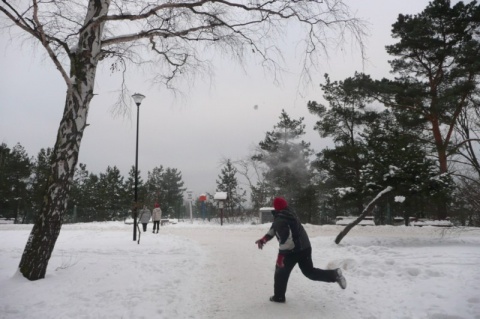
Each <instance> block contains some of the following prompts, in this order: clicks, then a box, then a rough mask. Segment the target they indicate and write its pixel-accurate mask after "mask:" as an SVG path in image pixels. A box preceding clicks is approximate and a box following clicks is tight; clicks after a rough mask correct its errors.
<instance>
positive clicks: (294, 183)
mask: <svg viewBox="0 0 480 319" xmlns="http://www.w3.org/2000/svg"><path fill="white" fill-rule="evenodd" d="M279 119H280V121H279V122H278V123H277V124H276V125H274V128H273V130H272V131H269V132H267V133H266V136H265V139H264V140H263V141H261V142H260V143H259V147H260V149H259V150H258V153H257V154H255V155H254V156H253V158H254V159H255V160H258V161H261V162H263V163H264V164H265V165H266V167H267V171H266V173H265V182H266V183H267V184H268V186H267V187H265V188H264V189H267V190H270V191H272V193H270V194H269V195H270V201H269V202H270V203H271V200H272V199H273V197H274V196H284V197H285V198H286V199H287V201H288V202H289V205H290V206H292V207H293V208H295V209H296V211H297V214H298V215H299V217H300V218H301V219H302V220H303V221H305V222H311V219H310V217H311V216H314V215H315V212H316V210H317V207H315V206H316V204H315V202H316V196H314V195H312V196H310V197H308V198H306V197H305V194H306V190H307V189H308V188H309V187H310V186H311V183H312V175H311V171H310V161H309V156H310V155H311V154H312V150H311V149H310V144H309V143H307V142H305V141H303V140H300V141H298V140H299V139H300V138H301V137H302V136H303V135H304V134H305V124H303V120H304V118H303V117H301V118H300V119H298V120H293V119H291V118H290V117H289V115H288V114H287V113H286V112H285V110H282V112H281V114H280V117H279ZM312 210H314V211H312Z"/></svg>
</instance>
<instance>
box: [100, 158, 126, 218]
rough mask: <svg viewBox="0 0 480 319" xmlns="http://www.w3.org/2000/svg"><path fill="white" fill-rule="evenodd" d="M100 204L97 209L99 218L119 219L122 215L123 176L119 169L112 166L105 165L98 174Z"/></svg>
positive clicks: (123, 208)
mask: <svg viewBox="0 0 480 319" xmlns="http://www.w3.org/2000/svg"><path fill="white" fill-rule="evenodd" d="M98 191H99V197H100V201H101V204H100V205H101V206H100V210H99V214H100V216H98V217H97V218H99V219H100V220H121V219H122V218H123V217H124V213H123V211H124V210H125V207H123V205H122V199H123V198H124V197H125V193H126V192H125V189H124V183H123V177H122V176H121V175H120V170H119V169H118V168H117V167H116V166H114V167H110V166H108V167H107V170H106V172H105V173H102V174H100V177H99V184H98Z"/></svg>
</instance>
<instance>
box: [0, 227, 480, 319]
mask: <svg viewBox="0 0 480 319" xmlns="http://www.w3.org/2000/svg"><path fill="white" fill-rule="evenodd" d="M148 227H149V231H148V232H146V233H142V236H141V242H140V245H138V244H137V243H136V242H134V241H133V240H132V239H133V238H132V237H133V232H132V226H131V225H125V224H124V223H121V222H108V223H91V224H74V225H64V226H63V228H62V231H61V234H60V237H59V239H58V241H57V244H56V247H55V250H54V253H53V256H52V258H51V260H50V264H49V268H48V271H47V276H46V278H45V279H44V280H39V281H35V282H29V281H28V280H26V279H24V278H23V277H22V276H20V275H18V274H17V273H16V269H17V267H18V263H19V261H20V257H21V254H22V251H23V248H24V246H25V243H26V240H27V237H28V234H29V231H30V229H31V225H8V224H7V225H0V256H1V257H0V318H43V319H45V318H172V319H174V318H205V319H207V318H208V319H214V318H218V319H225V318H228V319H236V318H238V319H240V318H249V319H250V318H262V319H269V318H275V319H279V318H295V319H296V318H332V319H342V318H369V319H370V318H372V319H373V318H378V319H385V318H402V319H406V318H419V319H420V318H431V319H461V318H463V319H469V318H472V319H480V271H479V269H480V229H478V228H476V229H475V228H470V229H459V228H448V229H445V228H434V227H405V226H397V227H393V226H372V227H370V226H365V227H355V228H354V229H353V230H352V231H351V232H350V233H349V234H348V235H347V236H346V237H345V238H344V239H343V241H342V242H341V244H340V245H336V244H334V242H333V241H334V238H335V237H336V235H337V234H338V233H339V232H340V230H341V229H343V227H341V226H313V225H306V226H305V227H306V229H307V232H308V233H309V235H310V238H311V242H312V246H313V260H314V264H315V265H316V267H320V268H335V267H341V268H342V269H343V272H344V274H345V277H346V278H347V281H348V287H347V289H346V290H342V289H340V287H338V285H337V284H335V283H334V284H328V283H319V282H313V281H310V280H308V279H307V278H305V277H304V276H303V275H302V274H301V272H300V270H299V269H298V267H296V268H295V269H294V271H293V272H292V275H291V277H290V282H289V286H288V291H287V302H286V303H285V304H276V303H272V302H270V301H269V300H268V297H269V296H270V295H272V290H273V271H274V264H275V257H276V253H277V248H278V244H277V243H276V241H275V240H274V241H271V242H269V243H268V244H267V245H266V246H265V248H264V249H263V250H258V249H257V247H256V245H255V244H254V242H255V240H256V239H258V238H260V237H262V236H263V234H264V233H265V232H266V231H267V229H268V227H269V225H267V224H264V225H228V224H224V225H223V226H220V225H219V224H211V225H209V224H202V223H200V222H194V223H193V224H191V223H190V222H183V223H182V222H180V223H178V224H176V225H168V226H165V227H163V228H162V229H161V231H160V233H159V234H152V233H151V229H152V228H151V225H149V226H148Z"/></svg>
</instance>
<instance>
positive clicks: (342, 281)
mask: <svg viewBox="0 0 480 319" xmlns="http://www.w3.org/2000/svg"><path fill="white" fill-rule="evenodd" d="M335 272H336V278H335V281H336V282H337V283H338V285H339V286H340V287H341V288H342V289H345V288H347V280H346V279H345V277H343V275H342V270H341V269H340V268H337V269H335Z"/></svg>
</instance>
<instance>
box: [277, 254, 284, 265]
mask: <svg viewBox="0 0 480 319" xmlns="http://www.w3.org/2000/svg"><path fill="white" fill-rule="evenodd" d="M284 258H285V255H282V254H278V256H277V267H278V268H283V267H285V265H284V264H283V259H284Z"/></svg>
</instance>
